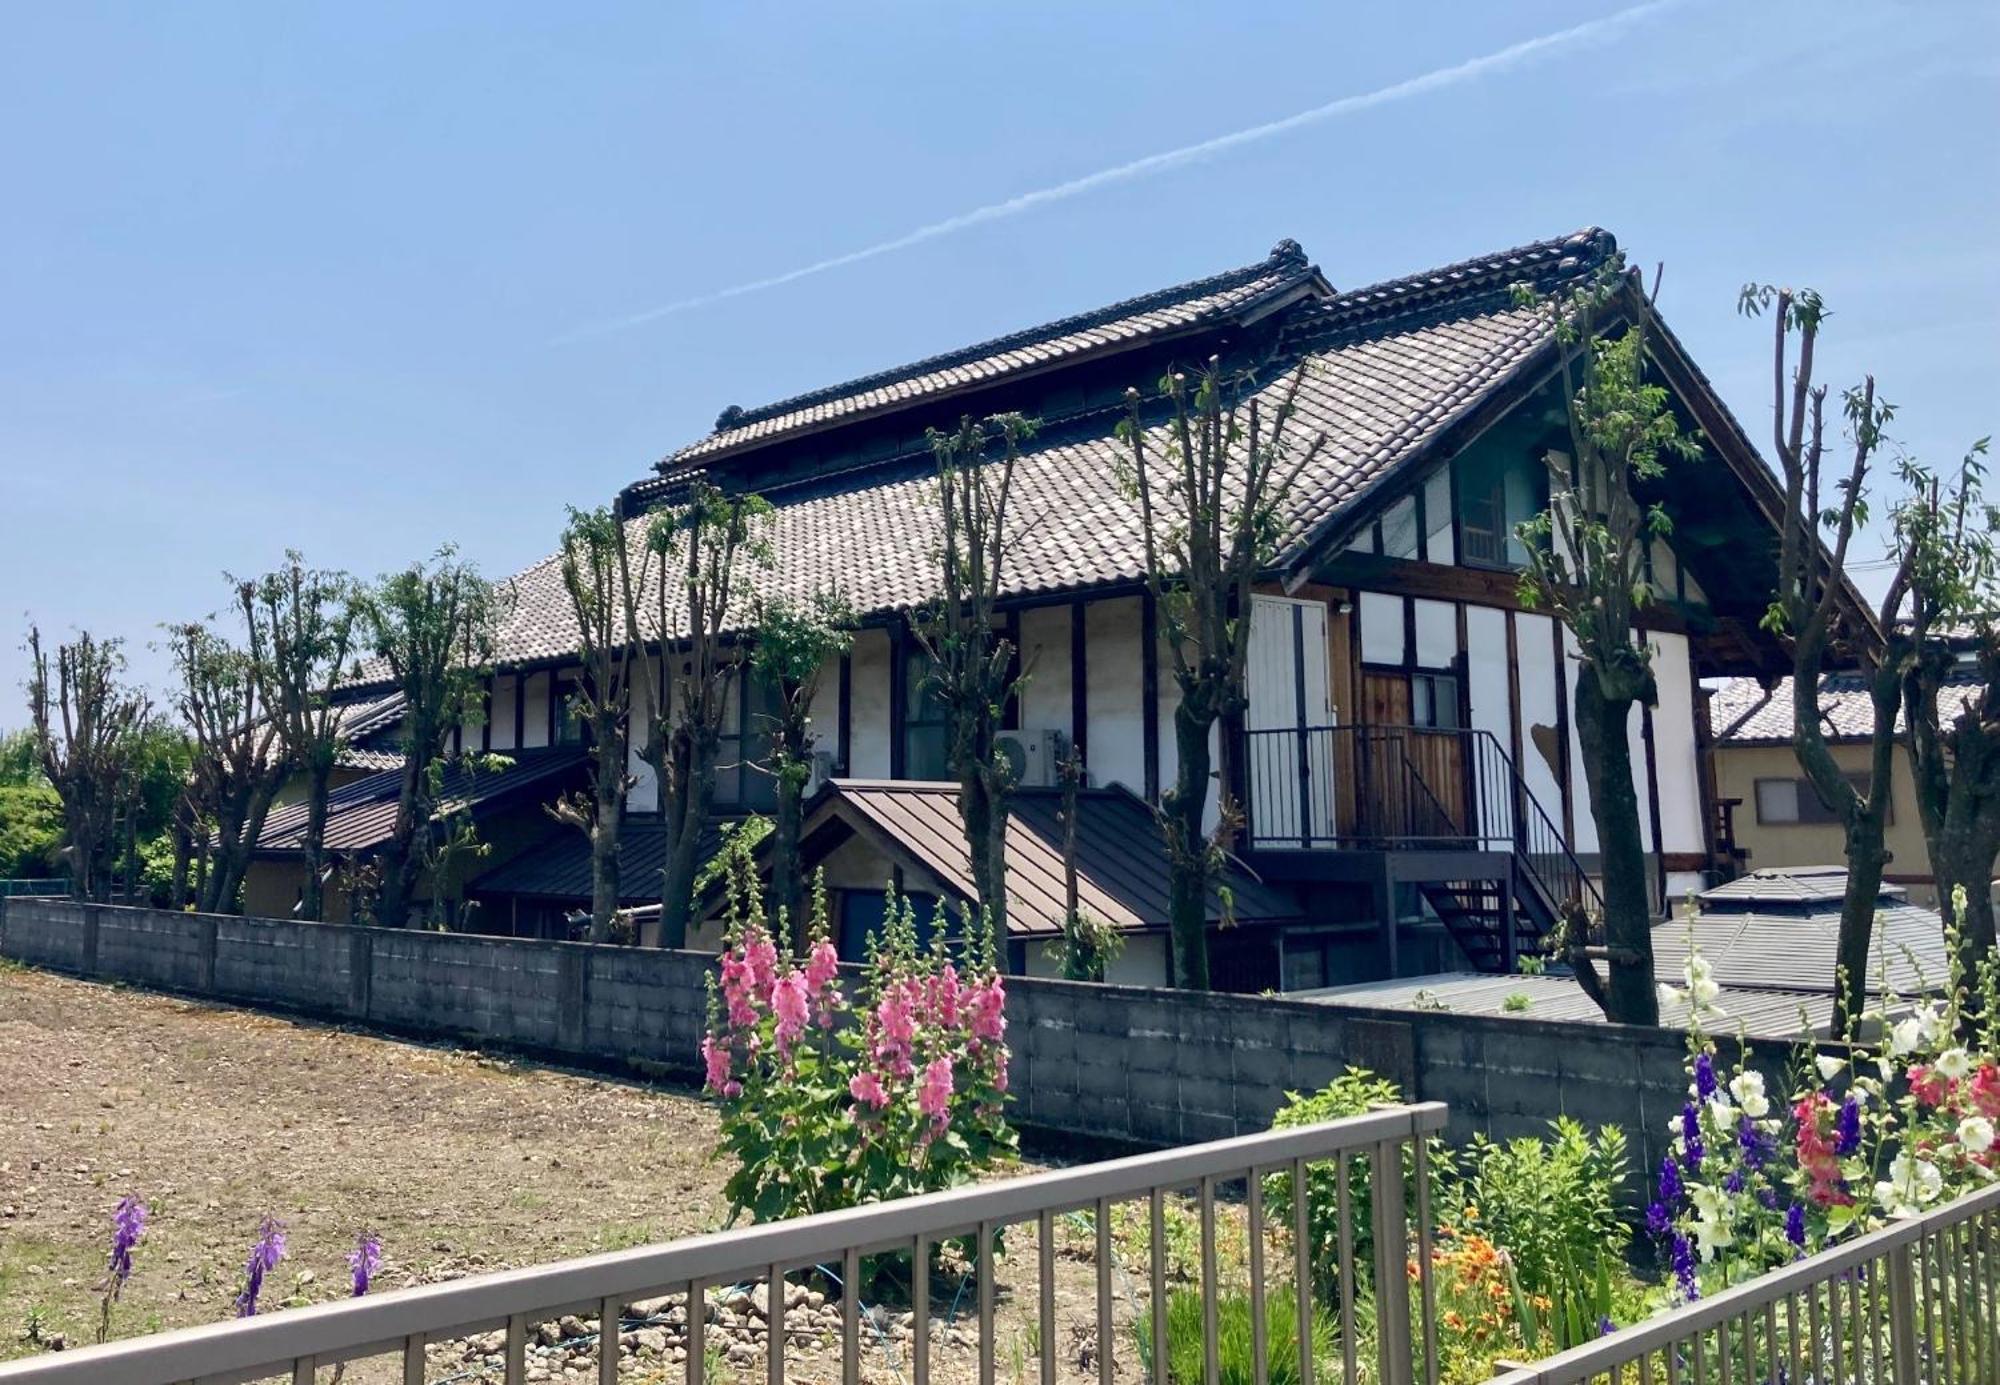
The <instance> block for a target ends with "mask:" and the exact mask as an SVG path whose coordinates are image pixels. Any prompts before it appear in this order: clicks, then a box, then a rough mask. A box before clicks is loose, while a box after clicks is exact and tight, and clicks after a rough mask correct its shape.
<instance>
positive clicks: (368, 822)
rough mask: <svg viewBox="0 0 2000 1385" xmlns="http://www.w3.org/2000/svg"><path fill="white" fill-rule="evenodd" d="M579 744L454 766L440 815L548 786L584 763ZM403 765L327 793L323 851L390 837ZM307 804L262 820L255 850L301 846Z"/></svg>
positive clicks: (481, 810)
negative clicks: (488, 765)
mask: <svg viewBox="0 0 2000 1385" xmlns="http://www.w3.org/2000/svg"><path fill="white" fill-rule="evenodd" d="M584 756H585V751H584V750H583V748H582V747H580V746H562V747H558V748H555V749H551V750H522V751H516V752H514V762H513V763H512V764H511V765H509V766H507V767H506V768H505V769H498V770H486V771H481V772H479V773H477V774H475V773H473V772H471V771H469V770H467V769H466V768H464V767H463V766H459V765H454V766H453V767H452V768H450V769H447V770H446V771H445V774H444V782H443V786H442V788H441V790H440V792H439V796H438V816H440V817H442V816H445V815H447V814H450V813H455V812H458V811H460V810H461V809H470V810H471V812H472V814H473V816H474V817H475V818H477V817H480V816H483V815H484V814H486V813H487V812H489V811H491V810H492V809H494V808H497V807H499V806H501V805H503V804H505V803H507V802H509V801H511V800H512V799H513V798H514V796H515V795H517V794H519V793H520V792H521V791H523V790H524V789H528V788H530V787H536V786H543V787H546V786H549V785H550V783H551V781H553V780H556V779H559V778H561V777H564V776H568V775H571V774H572V773H574V772H575V771H576V770H578V769H579V768H580V767H581V766H582V764H583V761H584ZM402 781H403V774H402V771H401V769H392V770H387V771H385V772H383V773H381V774H371V775H369V776H368V777H367V778H366V779H357V780H355V781H354V782H353V783H351V784H344V785H342V786H341V787H340V788H337V789H335V790H334V791H333V792H332V793H330V794H328V795H327V800H326V849H327V850H328V851H332V852H337V853H342V854H345V853H350V852H361V851H368V850H372V849H373V848H375V847H377V846H380V845H381V844H382V843H383V842H385V841H387V840H388V839H389V834H390V833H391V832H392V831H393V830H394V829H395V825H396V805H397V798H398V796H399V795H400V793H401V792H402ZM305 828H306V804H305V803H304V802H303V801H301V802H298V803H288V804H285V805H283V806H282V807H278V808H273V809H272V810H271V814H270V816H269V817H267V818H265V819H264V830H263V832H262V833H261V834H260V835H259V836H258V838H257V851H258V854H260V855H263V854H280V855H283V854H289V853H292V852H296V851H298V850H299V849H300V847H301V844H302V843H303V841H304V839H305Z"/></svg>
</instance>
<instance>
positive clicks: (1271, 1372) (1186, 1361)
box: [1132, 1289, 1339, 1385]
mask: <svg viewBox="0 0 2000 1385" xmlns="http://www.w3.org/2000/svg"><path fill="white" fill-rule="evenodd" d="M1250 1312H1251V1304H1250V1299H1249V1297H1248V1296H1247V1295H1245V1294H1240V1293H1221V1294H1218V1296H1217V1298H1216V1303H1215V1355H1216V1366H1217V1372H1216V1379H1217V1381H1218V1382H1220V1385H1252V1382H1254V1381H1256V1380H1257V1379H1258V1377H1257V1375H1256V1370H1255V1367H1256V1360H1255V1357H1254V1356H1253V1355H1252V1351H1251V1319H1250ZM1264 1328H1265V1341H1266V1343H1267V1344H1268V1346H1269V1350H1268V1353H1267V1361H1266V1365H1267V1368H1268V1369H1267V1371H1266V1373H1265V1375H1264V1377H1263V1379H1264V1380H1267V1381H1269V1382H1270V1385H1294V1382H1296V1381H1298V1380H1299V1378H1300V1376H1299V1353H1298V1340H1299V1311H1298V1304H1297V1303H1296V1301H1295V1300H1294V1298H1293V1296H1292V1295H1290V1294H1286V1293H1272V1294H1268V1295H1266V1296H1265V1299H1264ZM1132 1333H1133V1336H1134V1337H1135V1338H1136V1339H1137V1342H1138V1348H1139V1364H1140V1365H1141V1366H1142V1367H1143V1368H1144V1370H1145V1373H1146V1378H1147V1379H1149V1380H1156V1381H1177V1382H1192V1381H1198V1380H1204V1379H1206V1378H1207V1376H1206V1371H1207V1364H1206V1362H1207V1338H1206V1336H1205V1333H1204V1330H1203V1322H1202V1303H1201V1293H1200V1291H1199V1290H1196V1289H1174V1290H1172V1291H1171V1292H1169V1293H1168V1295H1167V1361H1166V1366H1167V1369H1166V1372H1165V1373H1164V1374H1162V1373H1161V1372H1160V1371H1158V1370H1157V1369H1155V1367H1154V1363H1153V1310H1152V1309H1150V1308H1149V1309H1147V1310H1146V1311H1145V1312H1144V1313H1141V1314H1140V1315H1139V1318H1138V1320H1137V1321H1136V1322H1134V1323H1133V1324H1132ZM1338 1345H1339V1342H1338V1339H1337V1335H1336V1333H1335V1330H1334V1326H1333V1323H1332V1321H1331V1320H1330V1319H1329V1318H1328V1317H1327V1315H1326V1314H1325V1313H1322V1312H1320V1311H1318V1310H1315V1311H1314V1313H1313V1319H1312V1352H1313V1359H1314V1361H1315V1362H1317V1361H1320V1360H1323V1359H1326V1358H1329V1357H1331V1356H1332V1355H1333V1353H1334V1351H1335V1349H1336V1348H1337V1347H1338Z"/></svg>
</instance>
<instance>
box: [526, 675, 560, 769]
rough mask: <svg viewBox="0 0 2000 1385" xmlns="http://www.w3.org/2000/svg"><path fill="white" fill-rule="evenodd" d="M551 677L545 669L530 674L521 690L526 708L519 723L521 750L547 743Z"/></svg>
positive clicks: (531, 748)
mask: <svg viewBox="0 0 2000 1385" xmlns="http://www.w3.org/2000/svg"><path fill="white" fill-rule="evenodd" d="M552 677H553V675H552V674H551V673H550V672H549V671H548V670H547V669H543V670H542V671H541V672H539V673H531V674H529V675H528V679H527V683H526V685H525V686H524V688H523V690H522V698H523V705H524V706H525V708H526V711H525V714H524V715H523V718H522V722H521V748H522V749H524V750H533V749H535V748H536V747H537V746H545V745H547V744H548V743H549V684H550V680H551V678H552Z"/></svg>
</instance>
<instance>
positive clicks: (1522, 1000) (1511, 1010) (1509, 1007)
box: [1500, 991, 1535, 1015]
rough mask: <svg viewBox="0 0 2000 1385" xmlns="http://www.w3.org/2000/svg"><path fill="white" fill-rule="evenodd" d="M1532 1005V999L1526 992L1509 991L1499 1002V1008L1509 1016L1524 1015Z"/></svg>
mask: <svg viewBox="0 0 2000 1385" xmlns="http://www.w3.org/2000/svg"><path fill="white" fill-rule="evenodd" d="M1534 1003H1535V1000H1534V997H1533V996H1531V995H1529V994H1528V993H1527V992H1526V991H1510V992H1508V994H1507V998H1506V999H1505V1000H1502V1001H1501V1002H1500V1008H1501V1009H1502V1010H1505V1011H1506V1012H1507V1013H1508V1014H1510V1015H1524V1014H1526V1013H1527V1012H1528V1011H1529V1010H1530V1009H1531V1008H1533V1006H1534Z"/></svg>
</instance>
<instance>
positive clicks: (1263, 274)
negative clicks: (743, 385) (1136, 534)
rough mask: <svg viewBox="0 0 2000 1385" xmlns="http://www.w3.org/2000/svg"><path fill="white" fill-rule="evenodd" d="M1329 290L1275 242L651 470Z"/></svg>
mask: <svg viewBox="0 0 2000 1385" xmlns="http://www.w3.org/2000/svg"><path fill="white" fill-rule="evenodd" d="M1331 292H1332V288H1331V286H1330V285H1328V284H1327V282H1326V280H1325V279H1324V278H1323V277H1321V275H1320V272H1319V270H1317V269H1316V268H1314V267H1313V266H1312V265H1311V264H1309V263H1307V261H1306V254H1305V251H1304V250H1302V249H1301V248H1300V247H1299V243H1298V242H1297V241H1294V240H1284V241H1280V242H1278V244H1277V246H1276V247H1274V248H1273V249H1272V251H1271V253H1270V254H1269V255H1268V256H1266V257H1265V258H1264V259H1262V260H1259V261H1257V262H1256V263H1255V264H1249V265H1244V266H1242V267H1241V268H1239V269H1230V270H1225V271H1223V272H1222V273H1220V274H1212V275H1210V276H1208V277H1207V278H1205V279H1196V280H1194V281H1192V282H1191V283H1186V284H1178V285H1175V286H1174V287H1173V288H1169V289H1160V290H1157V291H1155V292H1153V293H1148V294H1144V295H1142V296H1140V297H1138V298H1128V299H1126V300H1124V301H1123V302H1120V303H1112V304H1109V305H1107V306H1105V307H1102V308H1097V309H1095V310H1093V311H1091V312H1087V313H1079V314H1077V315H1075V316H1073V317H1066V318H1061V319H1058V320H1057V321H1055V322H1049V323H1044V324H1043V325H1042V326H1040V327H1030V328H1028V329H1027V330H1025V331H1020V332H1014V333H1010V334H1009V335H1007V336H1004V337H995V338H994V339H993V340H991V341H983V342H980V343H978V344H976V345H973V346H966V347H961V348H960V349H958V350H956V351H949V352H946V353H945V354H943V355H940V356H931V357H928V358H927V359H925V360H921V361H916V362H913V363H911V364H909V365H905V366H898V367H896V368H895V369H893V370H884V371H878V372H877V373H875V374H873V375H864V376H862V377H860V378H859V379H855V380H849V381H847V382H845V383H844V384H839V385H831V386H828V387H826V388H824V389H818V390H813V391H811V392H810V393H807V394H801V395H796V396H794V397H793V398H790V399H781V400H778V401H777V402H776V403H772V404H765V405H763V406H761V407H759V408H755V409H743V408H738V407H736V406H734V405H732V406H731V407H729V408H727V409H724V410H723V411H722V415H721V417H719V418H718V419H717V420H716V424H715V431H714V432H713V433H710V434H709V435H708V436H707V437H705V438H702V439H701V440H699V441H698V442H693V443H690V444H688V445H687V446H686V447H683V448H681V449H680V450H678V451H676V452H674V453H672V454H670V455H669V456H668V457H667V458H666V459H665V460H663V461H662V462H660V463H659V468H658V469H659V470H660V471H662V472H672V471H678V470H681V469H683V468H686V467H687V466H689V465H690V464H692V463H697V462H703V463H705V462H708V461H711V460H713V459H715V458H717V457H722V456H727V455H729V454H732V453H736V452H741V451H744V450H746V449H748V448H750V447H753V446H759V445H762V444H764V443H768V442H771V441H774V440H776V439H778V438H783V437H792V436H796V435H798V434H801V433H806V432H811V431H813V430H814V429H816V428H820V427H823V426H825V425H826V424H828V423H830V422H833V421H836V420H843V419H849V418H855V417H859V416H862V415H867V414H883V413H889V412H891V411H893V410H896V409H900V408H903V407H906V406H908V405H910V404H914V403H917V402H920V401H922V400H925V399H929V398H934V397H936V396H938V395H942V394H948V393H951V392H954V391H957V390H961V389H964V388H966V387H968V386H972V385H989V384H994V383H997V382H998V381H1001V380H1003V379H1007V378H1011V377H1019V376H1025V375H1029V374H1033V373H1036V372H1038V371H1044V370H1048V369H1051V368H1053V367H1056V366H1060V365H1068V364H1071V363H1074V362H1076V361H1079V360H1083V359H1086V358H1091V357H1097V356H1104V355H1111V354H1114V353H1116V352H1119V351H1125V350H1129V349H1131V348H1132V347H1135V346H1138V345H1142V344H1145V343H1148V342H1156V341H1163V340H1166V339H1168V338H1171V337H1173V336H1176V335H1178V334H1180V333H1183V332H1188V331H1192V330H1196V329H1199V328H1204V327H1208V326H1212V325H1214V324H1217V323H1221V322H1236V323H1246V322H1250V321H1254V320H1256V318H1258V317H1259V316H1261V315H1263V314H1265V313H1268V312H1271V311H1272V310H1274V309H1276V308H1279V307H1283V306H1284V305H1285V304H1287V303H1290V302H1293V301H1295V300H1296V299H1298V298H1300V297H1303V296H1307V295H1314V294H1326V293H1331Z"/></svg>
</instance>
